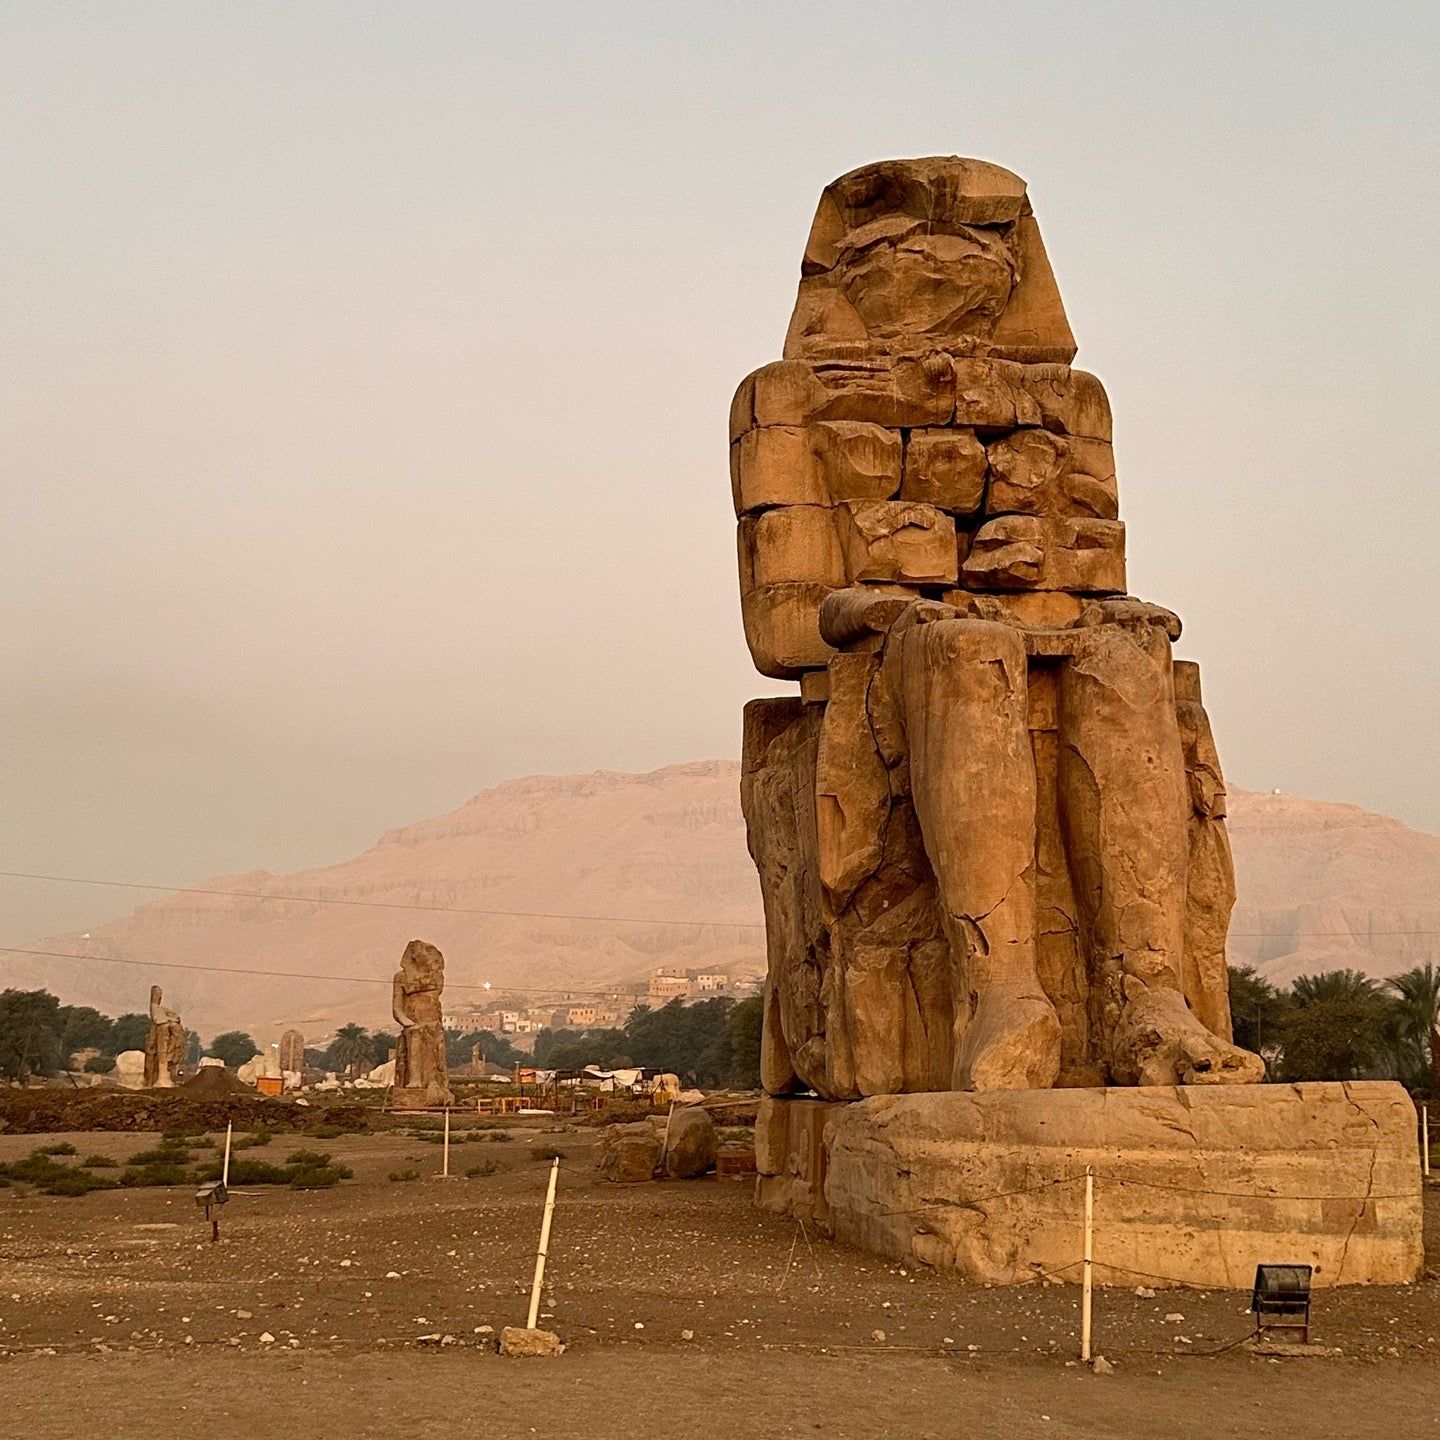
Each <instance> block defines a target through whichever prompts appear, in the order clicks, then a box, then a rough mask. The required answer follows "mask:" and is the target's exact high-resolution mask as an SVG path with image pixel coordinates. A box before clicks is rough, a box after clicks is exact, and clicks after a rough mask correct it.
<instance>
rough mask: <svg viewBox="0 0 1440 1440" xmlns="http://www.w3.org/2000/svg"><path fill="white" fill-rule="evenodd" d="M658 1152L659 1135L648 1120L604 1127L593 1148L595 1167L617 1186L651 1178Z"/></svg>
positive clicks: (658, 1161) (657, 1160)
mask: <svg viewBox="0 0 1440 1440" xmlns="http://www.w3.org/2000/svg"><path fill="white" fill-rule="evenodd" d="M660 1151H661V1139H660V1135H659V1133H658V1132H657V1131H656V1129H655V1127H654V1126H653V1125H652V1124H651V1123H650V1122H649V1121H648V1120H640V1121H637V1122H636V1123H635V1124H633V1125H607V1126H606V1127H605V1128H604V1130H602V1131H601V1133H600V1139H599V1141H598V1143H597V1144H596V1146H595V1168H596V1169H597V1170H598V1171H600V1173H601V1175H602V1176H603V1177H604V1178H605V1179H606V1180H610V1181H613V1182H614V1183H615V1184H617V1185H636V1184H639V1183H640V1182H641V1181H644V1180H649V1179H650V1178H651V1177H652V1176H653V1175H654V1173H655V1169H656V1167H657V1166H658V1165H659V1164H660Z"/></svg>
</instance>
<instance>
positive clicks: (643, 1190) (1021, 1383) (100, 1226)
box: [0, 1119, 1440, 1440]
mask: <svg viewBox="0 0 1440 1440" xmlns="http://www.w3.org/2000/svg"><path fill="white" fill-rule="evenodd" d="M457 1133H460V1134H462V1135H463V1136H464V1138H463V1139H461V1140H460V1141H459V1143H457V1144H456V1145H455V1146H454V1147H453V1148H452V1157H451V1158H452V1169H454V1170H455V1171H456V1172H457V1173H458V1175H459V1177H460V1178H455V1179H450V1180H444V1179H441V1178H439V1171H440V1168H441V1150H440V1147H439V1146H438V1145H435V1144H433V1143H428V1142H427V1141H425V1140H423V1139H421V1138H419V1137H418V1136H416V1135H415V1134H412V1133H405V1132H403V1131H394V1130H391V1131H386V1132H380V1133H368V1134H347V1135H342V1136H339V1137H335V1138H330V1139H315V1138H311V1137H310V1136H305V1135H296V1136H291V1135H277V1136H275V1138H274V1140H273V1141H272V1142H271V1144H270V1145H268V1146H267V1147H265V1149H264V1150H253V1151H249V1152H245V1153H247V1154H250V1155H252V1156H260V1155H263V1156H265V1157H266V1158H267V1159H272V1160H277V1161H278V1160H281V1159H283V1158H284V1156H285V1155H286V1154H287V1153H288V1152H289V1151H291V1150H293V1149H295V1148H299V1147H300V1146H302V1145H303V1146H304V1147H305V1148H307V1149H312V1150H316V1151H320V1152H322V1153H324V1154H326V1155H327V1156H331V1157H334V1158H335V1159H336V1160H338V1161H340V1162H343V1163H344V1164H345V1165H347V1166H349V1167H350V1168H351V1169H352V1170H353V1172H354V1178H353V1179H348V1180H345V1181H343V1182H342V1183H340V1184H338V1185H336V1186H335V1187H334V1188H331V1189H324V1190H292V1189H289V1188H285V1187H254V1188H250V1187H247V1186H244V1185H237V1186H235V1187H234V1188H235V1191H236V1193H235V1194H234V1196H233V1198H232V1200H231V1201H230V1203H229V1205H228V1206H227V1207H226V1208H225V1210H224V1212H223V1224H222V1229H221V1239H220V1242H219V1243H218V1244H212V1243H211V1242H210V1239H209V1228H208V1226H207V1225H206V1224H205V1223H204V1219H203V1216H202V1214H201V1212H200V1211H199V1209H197V1207H196V1205H195V1201H194V1196H193V1190H192V1189H191V1188H190V1187H175V1188H139V1189H118V1190H108V1191H101V1192H97V1193H94V1194H89V1195H85V1196H81V1197H75V1198H72V1197H62V1196H54V1195H45V1194H41V1193H38V1192H37V1191H35V1190H34V1189H32V1188H30V1187H28V1186H24V1185H12V1186H10V1187H8V1188H5V1189H0V1387H3V1390H0V1393H3V1396H4V1401H5V1419H4V1424H3V1427H0V1433H3V1434H5V1435H15V1436H24V1437H26V1440H52V1437H62V1436H63V1437H67V1440H68V1437H71V1436H73V1435H76V1434H88V1433H103V1434H107V1435H111V1436H118V1437H129V1436H136V1437H140V1436H149V1435H152V1434H155V1433H163V1432H169V1433H187V1434H191V1433H193V1434H205V1433H217V1434H218V1433H238V1434H244V1435H246V1436H247V1437H249V1440H269V1437H271V1436H274V1437H280V1436H284V1437H286V1440H294V1437H296V1436H299V1435H305V1434H316V1435H331V1434H333V1435H344V1436H346V1437H347V1440H360V1437H391V1436H395V1437H401V1436H410V1435H413V1434H417V1433H429V1434H445V1435H448V1434H462V1433H481V1434H485V1435H491V1436H512V1435H513V1436H528V1435H561V1436H564V1435H574V1436H583V1437H587V1440H608V1437H656V1440H661V1437H671V1436H676V1437H679V1436H685V1437H693V1436H696V1435H704V1434H716V1435H724V1436H727V1437H728V1436H751V1435H754V1436H762V1435H763V1436H767V1437H774V1436H799V1435H823V1436H834V1437H850V1436H857V1437H858V1436H865V1437H874V1436H877V1435H890V1434H895V1435H902V1434H903V1435H913V1436H936V1437H941V1436H946V1437H948V1436H962V1435H963V1436H966V1437H988V1436H1000V1435H1006V1436H1008V1435H1014V1434H1022V1435H1031V1434H1044V1435H1054V1436H1077V1437H1078V1436H1085V1437H1099V1436H1122V1435H1124V1436H1130V1435H1134V1434H1137V1433H1145V1434H1149V1435H1156V1436H1167V1437H1168V1436H1177V1437H1181V1436H1184V1437H1188V1436H1197V1437H1198V1436H1206V1437H1213V1436H1217V1435H1242V1434H1243V1435H1254V1434H1264V1433H1274V1434H1293V1435H1301V1436H1306V1435H1331V1436H1344V1437H1352V1436H1353V1437H1364V1436H1371V1435H1375V1436H1379V1435H1384V1436H1386V1437H1392V1436H1394V1435H1397V1434H1409V1435H1420V1434H1429V1433H1436V1432H1437V1430H1440V1383H1437V1382H1440V1280H1437V1279H1436V1278H1435V1273H1434V1272H1435V1267H1437V1266H1440V1191H1437V1190H1432V1191H1430V1192H1429V1193H1428V1196H1427V1254H1428V1255H1429V1257H1430V1264H1431V1271H1430V1274H1429V1276H1427V1279H1426V1280H1425V1281H1424V1282H1423V1283H1421V1284H1418V1285H1416V1286H1413V1287H1408V1288H1396V1289H1373V1290H1345V1291H1321V1292H1318V1293H1317V1297H1316V1309H1315V1326H1314V1338H1315V1340H1316V1341H1317V1342H1319V1343H1320V1344H1321V1345H1323V1346H1325V1347H1327V1348H1328V1349H1329V1350H1330V1351H1331V1352H1338V1353H1330V1354H1328V1355H1326V1356H1324V1357H1313V1356H1312V1357H1306V1358H1299V1359H1284V1360H1279V1359H1275V1358H1273V1357H1267V1356H1264V1355H1261V1354H1256V1353H1253V1352H1252V1351H1251V1350H1250V1349H1249V1348H1247V1347H1246V1346H1245V1345H1243V1344H1239V1343H1237V1342H1240V1341H1243V1339H1244V1337H1245V1336H1246V1335H1247V1333H1248V1332H1249V1330H1250V1319H1249V1317H1248V1315H1247V1314H1246V1313H1245V1303H1246V1299H1247V1298H1248V1297H1246V1296H1244V1295H1241V1294H1237V1293H1233V1292H1213V1291H1212V1292H1206V1293H1200V1292H1195V1291H1184V1290H1165V1289H1161V1290H1159V1291H1158V1293H1155V1294H1153V1295H1148V1294H1140V1293H1137V1292H1136V1291H1134V1290H1132V1289H1128V1288H1127V1289H1118V1290H1117V1289H1102V1290H1099V1291H1097V1301H1096V1311H1095V1325H1096V1349H1097V1351H1098V1352H1099V1353H1101V1354H1103V1355H1104V1356H1105V1357H1106V1358H1107V1359H1108V1360H1109V1362H1110V1363H1111V1364H1112V1365H1113V1367H1114V1372H1113V1374H1108V1375H1102V1374H1094V1373H1091V1372H1090V1371H1089V1370H1088V1369H1084V1368H1082V1367H1080V1366H1079V1365H1078V1364H1077V1363H1076V1355H1077V1347H1078V1329H1079V1319H1078V1317H1079V1290H1078V1287H1076V1286H1074V1285H1058V1284H1057V1285H1051V1286H1031V1287H1025V1288H1017V1289H991V1288H986V1287H977V1286H974V1285H967V1284H965V1283H963V1282H961V1281H958V1280H956V1279H954V1278H953V1277H949V1276H945V1275H938V1274H932V1273H926V1272H921V1273H916V1272H915V1271H913V1270H911V1271H907V1270H906V1269H905V1268H904V1267H901V1266H898V1265H893V1264H888V1263H886V1262H884V1261H881V1260H878V1259H875V1258H873V1257H870V1256H866V1255H863V1254H860V1253H858V1252H855V1251H851V1250H847V1249H843V1248H839V1247H836V1246H834V1245H831V1244H829V1243H827V1242H824V1241H822V1240H820V1239H818V1238H817V1237H814V1236H813V1235H808V1234H804V1233H802V1232H801V1230H800V1229H799V1227H798V1226H797V1225H796V1224H795V1222H794V1221H792V1220H786V1219H780V1218H777V1217H773V1216H769V1215H764V1214H761V1213H759V1212H758V1211H756V1210H755V1209H754V1207H753V1206H752V1204H751V1182H750V1181H748V1180H740V1179H716V1178H714V1177H713V1176H712V1177H710V1178H708V1179H704V1180H697V1181H674V1182H657V1183H652V1184H647V1185H640V1186H633V1187H615V1186H608V1185H603V1184H600V1183H597V1181H596V1179H595V1177H594V1172H593V1169H592V1163H591V1154H590V1152H591V1147H592V1145H593V1143H594V1139H595V1133H596V1132H595V1130H594V1129H593V1128H586V1127H582V1126H579V1125H575V1124H571V1123H565V1124H563V1125H556V1124H554V1123H553V1122H550V1121H547V1120H543V1119H542V1120H537V1121H532V1122H528V1123H523V1124H522V1123H519V1122H514V1123H505V1124H498V1123H497V1124H494V1125H492V1126H491V1127H490V1128H487V1129H477V1130H473V1131H469V1132H457ZM158 1138H159V1137H158V1136H157V1135H153V1134H150V1135H145V1134H134V1133H122V1132H95V1131H90V1132H84V1133H72V1134H54V1135H32V1134H14V1133H4V1134H0V1163H7V1162H14V1161H16V1160H19V1159H21V1158H23V1157H24V1156H26V1155H28V1154H30V1153H31V1152H32V1151H33V1150H34V1149H35V1148H36V1147H37V1146H41V1145H47V1144H59V1145H63V1144H65V1143H67V1142H68V1143H70V1144H73V1145H74V1146H75V1148H76V1151H77V1156H76V1157H75V1159H74V1160H72V1161H71V1162H70V1163H78V1162H79V1160H80V1159H81V1158H83V1157H90V1156H95V1155H100V1156H107V1157H109V1158H112V1159H115V1160H117V1161H124V1160H126V1159H128V1158H129V1157H130V1156H131V1155H132V1154H133V1153H134V1152H135V1151H137V1150H139V1149H142V1148H144V1147H146V1146H147V1145H153V1144H154V1143H155V1142H156V1141H157V1140H158ZM555 1149H558V1150H559V1151H560V1152H561V1153H562V1156H563V1159H562V1163H561V1170H560V1185H559V1196H558V1202H557V1206H556V1212H555V1222H554V1234H553V1238H552V1242H551V1249H550V1261H549V1269H548V1271H547V1277H546V1285H545V1290H544V1304H543V1307H542V1320H541V1324H542V1325H543V1326H547V1327H549V1328H552V1329H553V1330H555V1331H556V1332H557V1333H558V1334H559V1335H560V1336H561V1337H562V1339H563V1340H564V1341H565V1343H566V1345H567V1349H566V1352H565V1353H564V1354H563V1355H562V1356H560V1357H558V1358H554V1359H528V1360H525V1359H510V1358H506V1357H501V1356H499V1355H497V1354H495V1353H494V1345H493V1342H494V1335H495V1334H496V1333H498V1331H499V1329H500V1327H502V1326H504V1325H520V1324H523V1323H524V1320H525V1311H526V1304H527V1298H528V1294H529V1287H530V1280H531V1272H532V1267H533V1264H534V1254H535V1243H536V1238H537V1232H538V1228H539V1220H540V1212H541V1206H542V1201H543V1196H544V1191H545V1185H546V1179H547V1172H548V1169H549V1164H548V1161H547V1160H546V1159H545V1158H544V1154H545V1153H546V1152H547V1151H553V1150H555ZM466 1171H475V1172H477V1173H475V1174H474V1175H473V1177H472V1178H465V1172H466ZM411 1173H414V1174H416V1175H417V1176H418V1178H415V1179H410V1178H401V1179H395V1178H391V1177H392V1176H407V1175H409V1174H411ZM1177 1317H1183V1318H1177ZM486 1327H489V1328H486Z"/></svg>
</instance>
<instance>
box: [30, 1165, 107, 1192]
mask: <svg viewBox="0 0 1440 1440" xmlns="http://www.w3.org/2000/svg"><path fill="white" fill-rule="evenodd" d="M114 1188H115V1182H114V1181H113V1180H103V1179H101V1178H100V1176H98V1175H91V1174H90V1173H89V1172H88V1171H85V1170H70V1171H67V1172H66V1173H65V1174H64V1175H61V1176H58V1177H57V1178H56V1179H54V1180H52V1181H50V1183H49V1184H48V1185H42V1186H41V1187H40V1189H41V1191H42V1192H43V1193H44V1194H46V1195H88V1194H89V1193H90V1192H91V1191H92V1190H113V1189H114Z"/></svg>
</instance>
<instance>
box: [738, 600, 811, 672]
mask: <svg viewBox="0 0 1440 1440" xmlns="http://www.w3.org/2000/svg"><path fill="white" fill-rule="evenodd" d="M829 593H830V590H829V588H828V587H827V586H825V585H765V586H760V587H758V588H756V589H754V590H745V591H742V592H741V595H740V616H741V619H742V621H743V622H744V625H745V643H746V644H747V645H748V646H749V647H750V658H751V659H752V660H753V661H754V662H755V668H756V669H757V670H758V671H759V672H760V673H761V674H762V675H769V676H771V677H772V678H773V679H776V680H794V679H796V678H798V677H799V676H800V675H801V674H802V673H803V672H804V671H806V670H821V669H824V667H825V665H826V664H827V663H828V661H829V659H830V656H831V653H832V652H831V649H830V647H829V646H828V645H827V644H826V643H825V642H824V640H822V639H821V638H820V603H821V601H823V600H824V599H825V597H826V596H827V595H828V594H829Z"/></svg>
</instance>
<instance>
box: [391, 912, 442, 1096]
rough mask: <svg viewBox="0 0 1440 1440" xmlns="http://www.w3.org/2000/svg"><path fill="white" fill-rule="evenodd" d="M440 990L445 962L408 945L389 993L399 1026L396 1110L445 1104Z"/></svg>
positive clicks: (427, 948)
mask: <svg viewBox="0 0 1440 1440" xmlns="http://www.w3.org/2000/svg"><path fill="white" fill-rule="evenodd" d="M444 988H445V957H444V956H443V955H442V954H441V953H440V952H439V951H438V950H437V949H436V948H435V947H434V946H433V945H427V944H426V943H425V941H423V940H412V941H411V942H410V943H409V944H408V945H407V946H406V947H405V953H404V955H402V956H401V957H400V968H399V970H397V971H396V972H395V981H394V985H393V987H392V991H391V997H392V1001H391V1007H390V1008H391V1010H392V1011H393V1013H394V1016H395V1021H396V1024H398V1025H399V1026H400V1038H399V1039H398V1040H397V1041H396V1042H395V1084H394V1088H393V1089H392V1091H391V1100H392V1102H393V1103H394V1104H396V1105H410V1106H417V1105H448V1104H449V1103H450V1101H451V1098H452V1096H451V1093H450V1085H449V1081H448V1079H447V1075H446V1065H445V1027H444V1024H443V1022H442V1020H441V1012H440V992H441V991H442V990H443V989H444Z"/></svg>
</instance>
